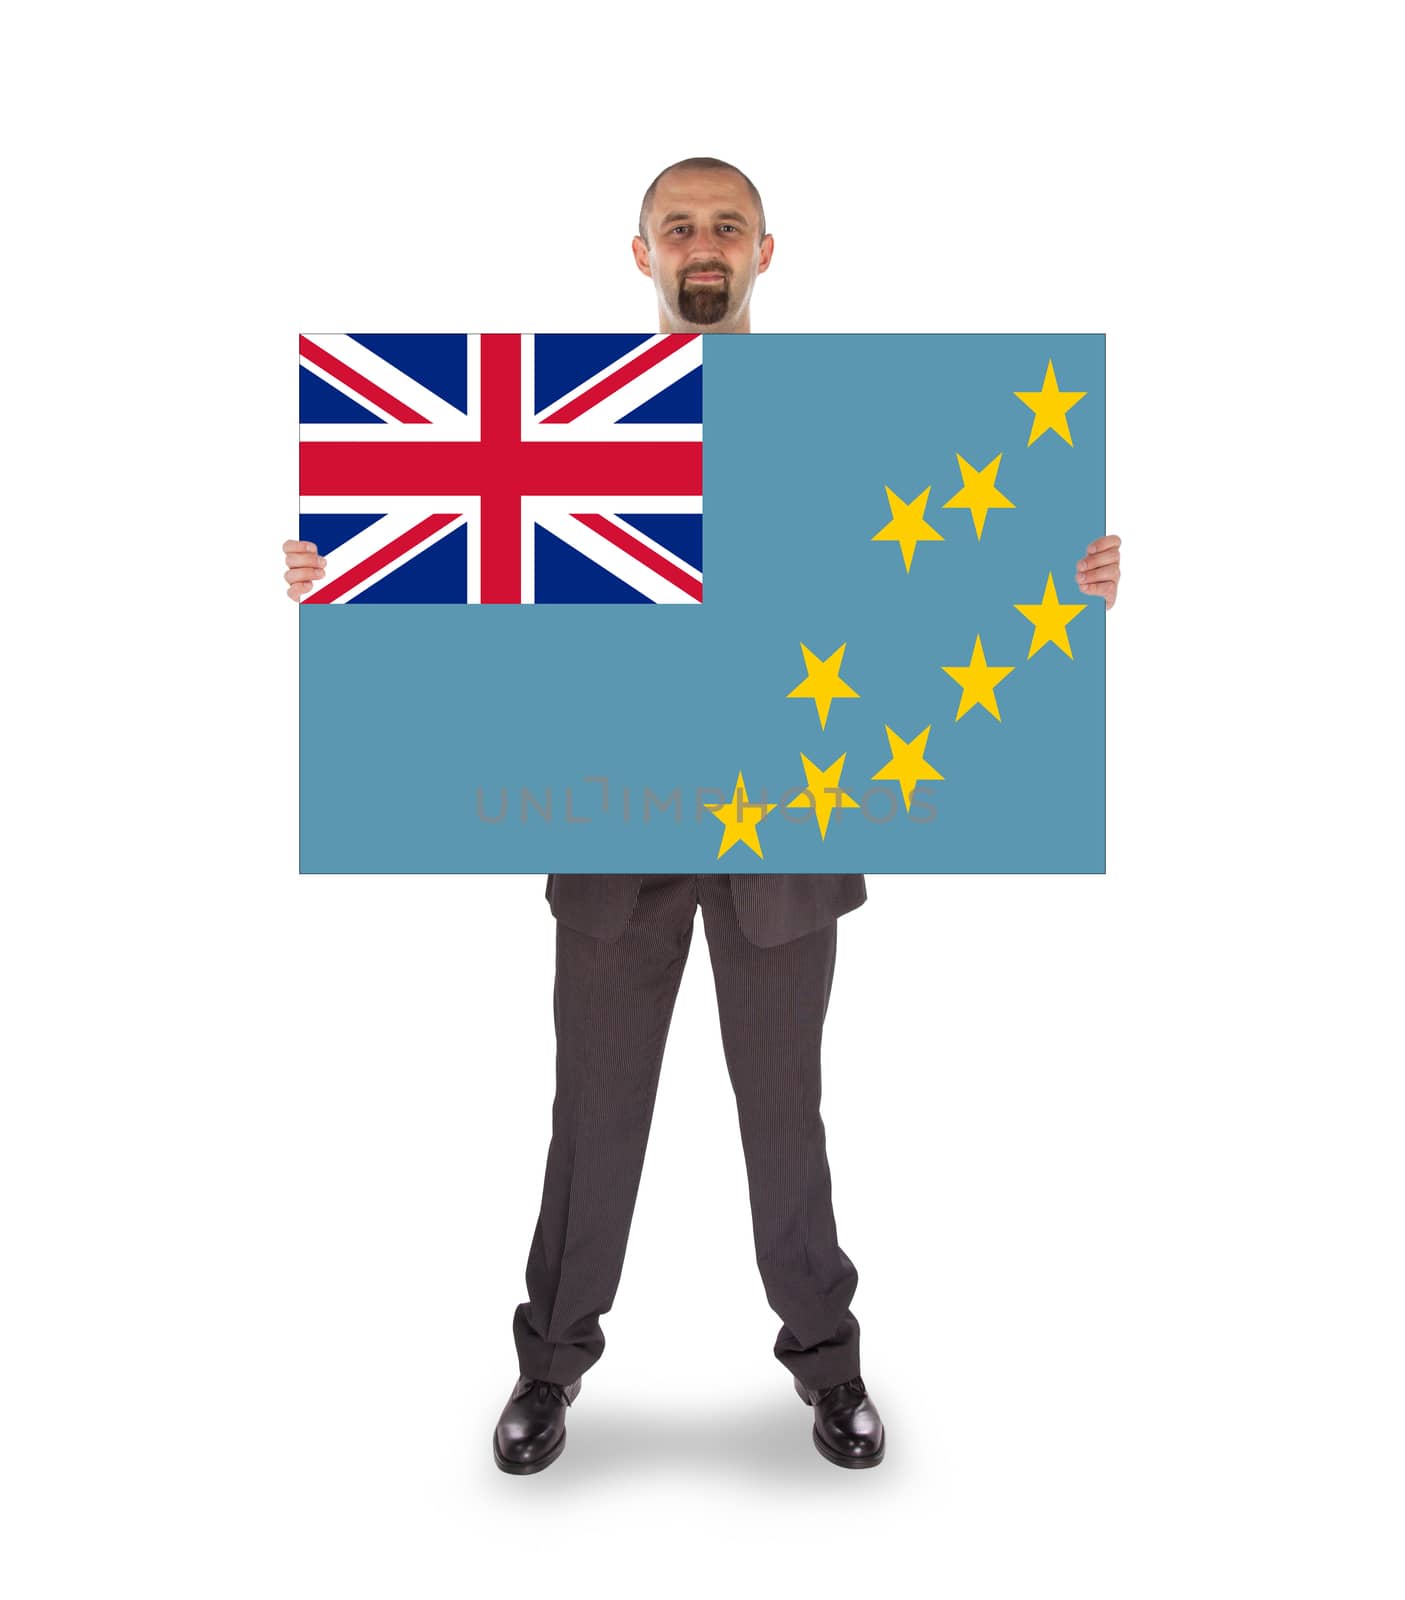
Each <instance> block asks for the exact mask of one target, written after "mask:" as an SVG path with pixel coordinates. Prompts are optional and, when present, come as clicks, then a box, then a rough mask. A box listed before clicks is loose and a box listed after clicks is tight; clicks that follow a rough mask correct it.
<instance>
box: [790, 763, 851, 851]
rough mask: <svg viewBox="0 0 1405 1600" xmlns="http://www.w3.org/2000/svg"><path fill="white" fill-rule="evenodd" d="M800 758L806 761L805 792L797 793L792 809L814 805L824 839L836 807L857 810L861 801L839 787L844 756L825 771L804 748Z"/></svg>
mask: <svg viewBox="0 0 1405 1600" xmlns="http://www.w3.org/2000/svg"><path fill="white" fill-rule="evenodd" d="M845 754H847V751H846V752H845ZM800 759H801V760H802V761H803V762H804V763H805V793H804V794H798V795H796V797H795V798H794V799H793V800H792V801H791V802H790V809H791V810H792V811H794V810H795V808H796V806H808V805H813V806H814V808H815V820H816V821H817V822H818V823H819V825H820V838H821V839H823V838H824V836H825V834H826V833H827V832H828V831H829V819H830V817H831V816H832V815H833V813H834V809H835V807H836V806H838V807H839V808H840V809H842V810H849V809H854V810H857V809H858V805H859V803H858V801H857V800H855V799H854V797H853V795H851V794H845V792H844V791H843V790H842V789H841V788H840V787H839V780H840V777H841V776H842V775H843V772H844V757H843V756H840V758H839V759H838V761H836V762H835V763H834V765H833V766H830V767H826V768H825V770H824V771H823V772H821V771H820V769H819V768H818V767H817V766H816V765H815V763H814V762H813V761H811V760H810V758H809V756H807V755H806V754H805V752H804V751H803V750H802V751H801V752H800Z"/></svg>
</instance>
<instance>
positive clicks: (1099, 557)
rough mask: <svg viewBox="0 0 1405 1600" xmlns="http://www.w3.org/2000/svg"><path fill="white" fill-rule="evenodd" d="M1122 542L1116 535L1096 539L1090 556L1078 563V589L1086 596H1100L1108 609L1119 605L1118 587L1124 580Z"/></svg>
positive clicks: (1091, 547) (1089, 551)
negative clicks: (1122, 579)
mask: <svg viewBox="0 0 1405 1600" xmlns="http://www.w3.org/2000/svg"><path fill="white" fill-rule="evenodd" d="M1121 549H1122V541H1121V539H1119V538H1118V537H1117V535H1116V534H1115V533H1110V534H1108V535H1107V536H1106V537H1105V538H1102V539H1094V540H1093V542H1092V544H1090V545H1089V546H1088V554H1087V555H1086V556H1084V557H1083V559H1082V560H1081V561H1080V562H1079V563H1078V569H1077V570H1078V587H1079V588H1080V589H1081V590H1082V591H1083V593H1084V594H1100V595H1101V596H1102V597H1103V599H1104V600H1106V601H1107V609H1108V610H1109V611H1111V610H1112V608H1113V606H1115V605H1116V604H1117V585H1118V583H1119V582H1120V581H1121V578H1122V557H1121V554H1120V551H1121Z"/></svg>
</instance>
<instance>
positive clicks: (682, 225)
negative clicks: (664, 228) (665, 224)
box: [668, 222, 688, 233]
mask: <svg viewBox="0 0 1405 1600" xmlns="http://www.w3.org/2000/svg"><path fill="white" fill-rule="evenodd" d="M687 226H688V224H687V223H686V222H677V223H675V224H674V225H673V227H671V228H670V229H669V230H668V231H669V232H670V233H677V232H678V230H679V229H680V228H686V227H687Z"/></svg>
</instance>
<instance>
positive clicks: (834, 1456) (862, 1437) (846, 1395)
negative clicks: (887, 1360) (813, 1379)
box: [795, 1378, 887, 1467]
mask: <svg viewBox="0 0 1405 1600" xmlns="http://www.w3.org/2000/svg"><path fill="white" fill-rule="evenodd" d="M795 1392H796V1394H798V1395H799V1396H800V1398H801V1399H802V1400H803V1401H804V1402H805V1404H806V1405H807V1406H813V1407H814V1410H815V1428H814V1435H815V1449H816V1450H818V1451H819V1453H820V1454H821V1455H822V1456H823V1457H824V1458H825V1460H826V1461H832V1462H833V1463H834V1464H835V1466H836V1467H876V1466H877V1465H878V1463H879V1462H880V1461H881V1460H882V1459H883V1451H884V1450H885V1449H886V1447H887V1440H886V1439H885V1438H884V1436H883V1419H882V1417H880V1416H879V1415H878V1407H877V1406H875V1405H874V1403H873V1401H872V1400H870V1399H869V1397H868V1390H867V1389H865V1388H864V1385H863V1379H862V1378H850V1379H849V1380H848V1382H847V1383H836V1384H834V1385H832V1386H831V1387H830V1388H828V1389H807V1388H806V1387H805V1385H804V1384H803V1383H801V1381H800V1380H799V1378H797V1379H796V1380H795Z"/></svg>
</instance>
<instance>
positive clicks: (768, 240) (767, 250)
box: [756, 233, 776, 277]
mask: <svg viewBox="0 0 1405 1600" xmlns="http://www.w3.org/2000/svg"><path fill="white" fill-rule="evenodd" d="M775 247H776V241H775V240H774V239H773V238H772V237H771V235H770V234H769V233H768V234H767V235H766V237H765V238H764V239H762V241H761V254H760V256H759V257H758V258H757V262H756V272H757V276H758V277H759V276H760V275H761V274H762V273H763V272H764V271H765V270H766V268H767V267H769V266H770V264H771V252H772V250H774V249H775Z"/></svg>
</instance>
